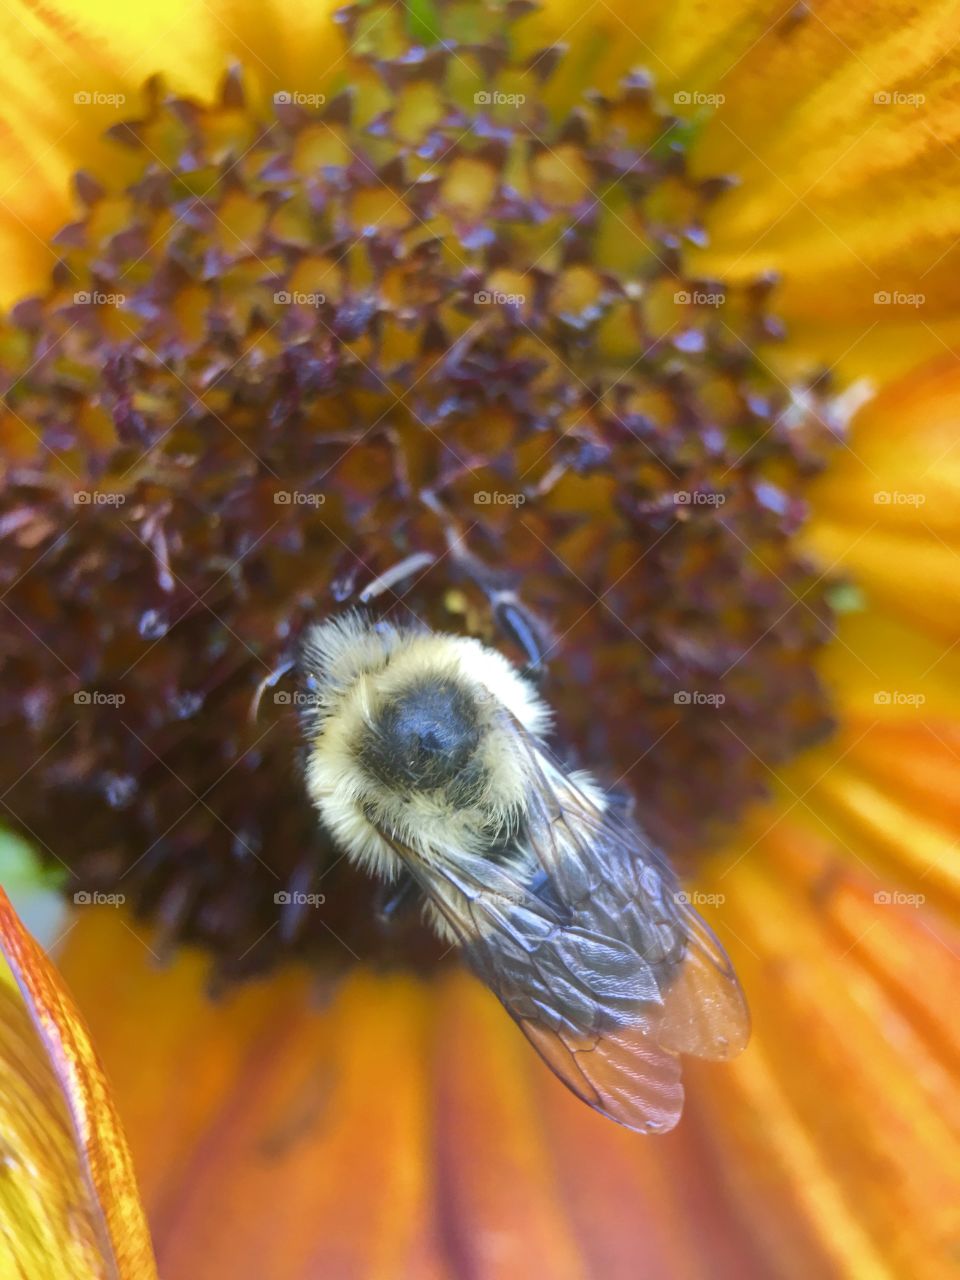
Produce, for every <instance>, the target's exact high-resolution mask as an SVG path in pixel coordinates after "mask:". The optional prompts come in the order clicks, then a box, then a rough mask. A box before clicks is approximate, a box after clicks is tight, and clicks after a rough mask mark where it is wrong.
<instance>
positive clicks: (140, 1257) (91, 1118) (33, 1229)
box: [0, 889, 156, 1280]
mask: <svg viewBox="0 0 960 1280" xmlns="http://www.w3.org/2000/svg"><path fill="white" fill-rule="evenodd" d="M0 949H2V951H3V954H4V956H5V957H6V959H7V961H8V963H9V965H10V969H11V970H12V973H13V976H14V978H15V979H16V982H17V984H18V985H19V988H20V992H21V994H22V996H23V1000H19V999H17V998H16V996H15V995H14V991H13V988H12V986H11V984H10V983H9V982H6V981H4V982H0V1040H2V1053H0V1075H2V1077H3V1086H2V1088H0V1109H2V1111H3V1120H2V1130H3V1135H4V1141H3V1145H4V1158H5V1162H6V1164H7V1176H5V1177H4V1178H3V1180H2V1187H0V1200H2V1201H3V1202H4V1207H3V1223H4V1226H3V1231H2V1233H0V1261H2V1262H3V1265H2V1266H0V1270H2V1273H3V1274H4V1275H10V1276H14V1275H17V1276H29V1277H30V1280H43V1277H48V1276H49V1277H51V1280H54V1278H55V1277H61V1276H64V1275H70V1276H76V1277H78V1280H82V1278H83V1277H114V1278H115V1280H152V1278H153V1277H155V1276H156V1270H155V1267H154V1263H153V1253H152V1250H151V1246H150V1238H149V1235H148V1232H147V1228H146V1224H145V1222H144V1218H143V1212H142V1209H141V1206H140V1201H139V1198H138V1195H137V1189H136V1180H135V1177H134V1173H133V1167H132V1165H131V1161H130V1154H129V1151H128V1149H127V1146H126V1142H125V1140H124V1137H123V1133H122V1130H121V1128H120V1123H119V1119H118V1117H117V1113H116V1110H115V1108H114V1105H113V1102H112V1099H111V1096H110V1093H109V1090H108V1087H107V1084H106V1081H105V1079H104V1076H103V1072H102V1070H101V1067H100V1064H99V1062H98V1060H97V1058H96V1055H95V1054H94V1052H93V1048H92V1046H91V1044H90V1039H89V1036H88V1034H87V1030H86V1027H85V1026H84V1023H83V1021H82V1019H81V1017H80V1015H79V1013H78V1012H77V1010H76V1008H75V1007H74V1005H73V1003H72V1001H71V1000H70V997H69V996H68V995H67V993H66V990H65V988H64V986H63V984H62V982H61V980H60V978H59V976H58V974H57V972H56V970H55V969H54V968H53V967H52V965H51V964H50V963H49V961H48V960H47V959H46V956H45V955H44V953H43V952H42V951H41V949H40V948H39V947H38V946H37V944H36V943H35V942H34V941H33V939H32V938H31V937H30V935H29V934H28V933H27V932H26V931H25V930H24V928H23V926H22V925H21V923H20V921H19V919H18V918H17V915H16V913H15V912H14V910H13V908H12V906H11V905H10V902H9V899H8V898H7V896H6V894H5V893H4V892H3V890H2V889H0ZM11 1169H13V1170H15V1172H14V1173H13V1174H11V1172H10V1171H11Z"/></svg>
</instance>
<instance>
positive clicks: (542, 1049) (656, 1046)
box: [397, 743, 749, 1132]
mask: <svg viewBox="0 0 960 1280" xmlns="http://www.w3.org/2000/svg"><path fill="white" fill-rule="evenodd" d="M528 749H529V751H530V752H531V767H532V768H533V770H534V771H535V786H534V788H533V791H532V795H531V803H530V810H529V815H528V816H529V842H530V853H531V854H532V862H531V863H530V864H528V866H527V867H526V869H525V870H524V871H522V872H521V871H518V869H517V868H516V867H513V866H511V865H506V864H499V863H496V862H493V861H491V860H489V859H485V858H481V857H477V856H473V855H463V854H461V853H456V854H455V855H454V854H453V852H452V851H451V856H450V857H447V858H444V859H442V860H441V861H437V862H431V863H429V864H427V863H425V862H423V861H422V860H421V859H418V858H417V857H416V856H414V855H413V854H411V853H410V852H409V851H407V850H402V849H398V850H397V851H398V853H400V854H401V856H402V857H403V858H404V861H405V862H406V863H407V865H408V866H409V868H410V870H411V871H412V872H413V874H414V876H415V878H416V879H417V880H418V881H419V883H420V884H421V887H422V888H423V890H424V891H425V893H426V894H427V895H428V897H429V898H430V900H431V901H432V903H433V905H434V906H435V908H436V909H437V910H438V911H439V912H440V913H441V914H442V915H443V917H444V919H445V920H446V922H447V924H448V925H449V927H450V928H451V930H452V931H453V933H454V934H455V935H456V937H457V938H458V940H459V942H460V945H461V949H462V952H463V955H464V958H465V959H466V961H467V963H468V964H469V966H470V968H471V969H472V970H473V972H474V973H475V974H476V975H477V976H478V977H479V978H480V979H481V981H483V982H484V983H485V984H486V985H487V986H488V987H490V989H491V990H492V991H493V992H494V994H495V995H496V996H497V997H498V998H499V999H500V1001H501V1002H502V1003H503V1005H504V1006H505V1008H506V1009H507V1011H508V1012H509V1013H510V1015H511V1016H512V1017H513V1018H514V1020H515V1021H516V1022H517V1023H518V1025H519V1026H520V1028H521V1029H522V1031H523V1032H524V1034H525V1035H526V1037H527V1039H528V1040H529V1041H530V1042H531V1044H532V1045H533V1046H534V1048H535V1049H536V1050H537V1052H538V1053H539V1054H540V1056H541V1057H542V1058H543V1059H544V1060H545V1061H546V1063H547V1064H548V1065H549V1066H550V1067H551V1069H552V1070H553V1071H554V1072H555V1073H556V1074H557V1075H558V1076H559V1077H560V1079H561V1080H563V1081H564V1083H565V1084H566V1085H567V1086H568V1087H569V1088H570V1089H571V1090H572V1091H573V1092H574V1093H575V1094H577V1095H578V1096H579V1097H580V1098H582V1099H583V1100H584V1101H585V1102H587V1103H588V1104H589V1105H590V1106H592V1107H594V1108H595V1109H596V1110H597V1111H600V1112H602V1113H603V1114H604V1115H606V1116H609V1117H610V1118H611V1119H612V1120H616V1121H618V1122H619V1123H620V1124H623V1125H626V1126H627V1127H628V1128H631V1129H638V1130H643V1131H646V1132H652V1131H665V1130H667V1129H671V1128H672V1127H673V1126H674V1125H675V1124H676V1122H677V1120H678V1119H679V1117H680V1112H681V1110H682V1107H683V1086H682V1084H681V1081H680V1064H679V1060H678V1055H679V1054H681V1053H687V1054H694V1055H697V1056H699V1057H705V1058H726V1057H730V1056H732V1055H733V1054H734V1053H737V1052H739V1050H740V1048H742V1047H743V1045H744V1044H745V1043H746V1039H747V1036H748V1034H749V1018H748V1015H747V1011H746V1006H745V1003H744V1000H743V995H742V993H741V991H740V987H739V985H738V983H737V980H736V977H735V976H734V973H733V970H732V968H731V966H730V962H729V960H728V959H727V957H726V955H725V954H724V952H723V949H722V948H721V946H720V944H719V942H717V940H716V939H715V938H714V936H713V934H712V933H711V932H710V930H709V929H708V928H707V926H706V925H705V924H704V922H703V921H702V920H701V919H700V917H699V916H698V915H697V914H696V912H695V911H694V910H693V909H692V908H691V907H690V905H689V903H688V902H686V901H685V899H684V897H683V895H682V894H681V893H680V891H679V887H678V883H677V880H676V877H675V876H674V874H673V872H672V870H671V869H670V868H669V866H668V865H667V864H666V862H665V861H664V860H663V858H662V857H661V856H660V855H659V854H658V853H657V852H656V851H654V850H651V849H650V848H649V846H647V845H646V843H645V842H644V840H643V837H642V835H641V834H640V832H639V831H638V830H637V829H635V828H634V827H632V826H631V825H630V824H628V823H626V822H623V821H621V820H619V819H617V818H615V817H613V816H612V815H609V814H606V813H603V812H601V810H600V809H599V808H598V806H597V805H596V804H595V803H594V802H593V801H592V800H591V799H590V798H589V797H588V796H587V795H586V794H585V793H584V792H583V791H581V790H580V789H579V788H578V787H577V785H576V784H575V782H574V781H573V780H572V779H570V778H569V777H568V776H567V775H565V774H564V773H563V772H562V771H561V770H560V769H558V768H557V767H556V766H555V765H554V764H553V763H552V762H550V761H549V760H548V759H547V758H546V757H545V756H544V755H543V754H542V753H541V752H540V751H539V749H538V748H537V747H536V746H534V745H533V744H532V743H528ZM528 873H530V874H529V875H528Z"/></svg>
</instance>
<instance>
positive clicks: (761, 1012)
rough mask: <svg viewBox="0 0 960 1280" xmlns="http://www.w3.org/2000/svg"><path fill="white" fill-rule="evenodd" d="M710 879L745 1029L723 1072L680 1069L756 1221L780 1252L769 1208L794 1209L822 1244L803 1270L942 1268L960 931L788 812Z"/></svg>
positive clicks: (951, 1226)
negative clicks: (692, 1078)
mask: <svg viewBox="0 0 960 1280" xmlns="http://www.w3.org/2000/svg"><path fill="white" fill-rule="evenodd" d="M761 830H762V829H761ZM709 887H710V888H711V889H714V890H716V891H719V892H721V893H722V894H724V895H725V903H724V905H723V907H722V911H721V913H720V916H719V920H720V928H721V932H722V936H723V938H724V941H725V943H726V944H727V945H728V946H729V948H730V950H731V953H732V955H733V957H734V960H735V963H736V964H737V966H738V968H739V971H740V976H741V979H742V981H743V982H744V985H745V988H746V990H747V991H748V992H749V995H750V1000H751V1005H752V1010H753V1015H754V1038H753V1041H752V1044H751V1047H750V1049H749V1050H748V1051H747V1052H746V1053H745V1054H744V1055H743V1056H742V1058H741V1059H740V1060H738V1061H737V1062H736V1063H733V1064H731V1067H730V1070H729V1072H728V1073H726V1074H723V1075H721V1074H716V1073H709V1074H708V1073H706V1072H703V1071H698V1072H697V1079H698V1084H699V1087H701V1088H702V1089H703V1090H704V1091H705V1093H706V1094H707V1095H708V1096H709V1097H710V1098H711V1099H712V1108H711V1115H712V1116H713V1119H714V1128H713V1134H714V1137H715V1139H716V1140H717V1142H718V1143H719V1144H722V1145H724V1146H725V1147H726V1148H727V1149H728V1157H729V1164H728V1166H727V1167H728V1168H729V1169H730V1170H731V1173H732V1175H733V1180H734V1186H735V1188H736V1189H737V1192H738V1195H739V1198H740V1199H741V1200H742V1201H743V1202H746V1203H752V1204H753V1205H754V1206H755V1207H756V1209H757V1225H758V1229H759V1231H760V1233H761V1234H764V1235H767V1234H769V1235H770V1236H771V1247H774V1248H776V1240H777V1239H779V1240H780V1242H781V1243H780V1249H781V1250H782V1251H783V1252H785V1253H787V1254H788V1256H789V1250H785V1249H784V1245H783V1236H782V1234H781V1228H782V1220H783V1219H784V1218H786V1220H787V1222H788V1223H790V1222H791V1220H792V1221H793V1223H794V1224H795V1223H796V1221H797V1219H798V1218H799V1220H801V1221H803V1222H804V1223H805V1224H806V1234H807V1235H808V1236H810V1235H812V1236H813V1237H814V1238H815V1239H816V1240H817V1241H818V1242H819V1245H820V1247H821V1249H822V1250H823V1252H824V1255H825V1260H824V1261H822V1262H821V1265H820V1268H819V1269H816V1268H815V1269H814V1272H813V1274H834V1273H836V1274H840V1275H856V1276H858V1277H859V1276H878V1277H879V1276H891V1277H892V1276H898V1275H905V1274H910V1275H913V1276H918V1277H931V1278H933V1277H941V1276H944V1277H945V1276H947V1275H949V1274H950V1273H951V1271H952V1269H953V1267H954V1266H955V1257H953V1258H952V1256H951V1255H952V1251H953V1250H954V1249H955V1247H956V1243H957V1240H958V1238H960V1236H958V1233H960V1208H958V1207H957V1203H956V1196H955V1194H954V1190H951V1187H952V1186H953V1185H954V1182H955V1172H954V1171H955V1169H956V1168H957V1167H958V1164H960V1086H958V1074H957V1054H958V1050H960V1041H958V1038H957V1032H956V1027H955V1025H954V1021H955V1020H954V1019H953V1017H952V1013H951V1010H952V1007H953V994H952V993H953V992H954V991H955V989H956V984H957V981H958V978H960V952H958V950H957V947H958V944H960V936H958V935H957V933H956V930H955V929H953V928H951V927H950V926H949V925H947V924H946V922H945V921H943V920H942V918H939V917H938V916H937V914H936V913H935V912H934V911H932V910H931V909H930V907H929V905H917V904H916V903H915V902H913V901H907V900H906V899H904V900H903V901H898V900H897V899H896V898H895V897H894V895H893V894H892V893H891V892H890V888H889V882H887V883H886V884H884V882H876V881H874V880H872V879H871V878H870V877H869V876H867V875H865V874H861V873H860V871H859V870H858V869H856V868H851V866H850V864H849V861H848V859H847V857H846V854H845V851H844V850H843V849H842V847H837V846H836V845H835V844H833V843H832V842H831V840H830V839H829V838H827V839H826V840H823V841H819V840H817V839H816V838H814V837H812V836H811V835H810V833H808V832H806V831H804V830H803V828H802V827H801V826H800V825H799V824H795V823H791V822H789V821H782V822H780V823H778V824H777V825H776V826H775V827H773V828H772V829H770V830H768V831H766V832H765V833H762V834H761V835H760V838H759V840H758V841H757V843H756V846H755V847H754V848H753V849H752V850H751V851H750V852H749V853H748V854H746V855H745V856H742V857H740V858H739V859H738V860H737V861H736V863H735V864H734V865H732V866H731V867H730V869H729V870H727V871H726V872H723V871H721V870H719V869H718V871H717V874H716V875H715V876H713V877H712V883H711V885H710V886H709ZM885 894H886V895H887V896H886V897H885V896H884V895H885ZM761 1164H762V1166H763V1167H764V1169H765V1175H766V1180H767V1190H768V1197H767V1198H766V1199H764V1200H763V1201H761V1202H758V1201H757V1192H756V1184H755V1181H754V1180H753V1179H752V1178H751V1176H750V1174H751V1169H752V1170H753V1173H754V1176H755V1174H756V1170H757V1167H758V1166H759V1165H761ZM761 1204H762V1208H761V1207H760V1206H761ZM781 1256H782V1255H781ZM827 1260H828V1261H827ZM786 1270H787V1274H791V1271H790V1268H789V1267H788V1268H787V1269H786ZM808 1274H809V1272H808Z"/></svg>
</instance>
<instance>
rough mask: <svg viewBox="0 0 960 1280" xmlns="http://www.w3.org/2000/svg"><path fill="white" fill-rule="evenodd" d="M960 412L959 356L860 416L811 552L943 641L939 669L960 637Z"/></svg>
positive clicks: (829, 481) (902, 384)
mask: <svg viewBox="0 0 960 1280" xmlns="http://www.w3.org/2000/svg"><path fill="white" fill-rule="evenodd" d="M958 413H960V366H958V364H957V362H956V360H955V359H954V358H953V357H952V356H951V357H949V358H946V357H944V358H940V359H937V360H934V361H932V362H929V363H928V364H926V365H924V366H923V367H922V368H920V369H917V370H915V371H913V372H912V373H910V374H908V375H907V376H906V377H903V378H901V379H898V380H896V381H895V382H893V383H892V384H891V385H890V386H888V387H887V388H885V389H884V390H883V391H882V392H881V394H880V395H878V396H877V398H876V399H875V400H873V401H871V402H870V403H869V404H867V405H866V406H865V407H864V408H863V409H862V410H861V411H860V413H859V414H858V415H857V417H856V419H855V421H854V423H853V425H852V431H851V438H850V446H849V448H847V449H844V450H842V451H840V452H838V454H837V455H836V456H835V458H834V462H833V465H832V466H831V468H830V469H829V471H828V472H827V474H826V475H825V476H824V478H823V480H822V481H821V482H820V484H819V485H818V486H817V488H816V489H815V491H814V494H813V501H814V505H815V510H816V513H817V518H816V519H815V520H814V522H813V524H812V525H811V529H810V533H809V543H810V545H811V547H812V548H813V549H814V551H815V552H816V553H817V554H818V555H819V556H820V558H821V559H822V560H823V563H824V564H825V565H831V566H833V567H834V569H835V570H837V571H847V572H849V573H850V575H851V576H853V577H854V578H855V579H856V581H857V582H858V583H859V584H860V585H861V586H862V587H863V589H864V590H865V591H866V592H867V593H868V596H869V598H870V600H871V602H876V603H877V604H878V605H879V606H880V607H881V608H882V609H884V610H885V611H886V612H888V613H889V614H891V615H894V616H900V617H902V618H904V619H909V620H910V621H912V622H913V623H914V624H915V625H916V626H917V627H918V628H919V629H920V630H922V631H925V632H927V633H928V634H929V635H931V636H932V637H933V638H934V639H935V640H937V641H939V642H940V643H939V646H938V652H937V654H936V655H935V658H934V659H933V660H932V662H931V664H930V665H929V667H928V669H930V670H932V669H933V666H935V665H937V663H938V662H939V660H940V658H942V657H946V656H948V655H949V653H950V652H951V650H952V649H953V646H954V643H955V641H956V637H957V635H958V634H960V590H958V586H960V550H958V549H960V514H958V513H960V449H958V447H957V444H958V439H957V426H956V424H957V420H958ZM924 675H925V669H924V670H917V671H906V670H905V671H904V678H905V679H908V680H910V679H914V680H918V679H920V678H922V677H923V676H924ZM901 688H903V686H901ZM917 691H919V690H917Z"/></svg>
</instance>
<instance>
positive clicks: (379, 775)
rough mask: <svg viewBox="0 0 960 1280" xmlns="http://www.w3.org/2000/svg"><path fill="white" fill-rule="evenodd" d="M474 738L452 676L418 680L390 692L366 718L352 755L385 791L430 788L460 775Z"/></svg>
mask: <svg viewBox="0 0 960 1280" xmlns="http://www.w3.org/2000/svg"><path fill="white" fill-rule="evenodd" d="M480 739H481V725H480V721H479V716H478V709H477V705H476V702H475V701H474V699H473V698H472V697H471V696H470V694H469V693H468V692H467V691H466V690H465V689H463V688H462V687H461V686H460V685H459V684H458V683H457V682H456V681H453V680H444V679H436V680H421V681H418V682H417V683H416V684H414V685H412V686H410V687H409V688H407V689H404V690H402V691H401V692H399V693H397V694H395V695H393V696H392V697H391V698H390V699H389V700H388V701H386V702H385V703H384V705H383V706H382V707H381V708H380V709H379V710H378V711H377V713H376V715H375V716H374V717H373V718H371V720H370V721H369V722H368V724H367V726H366V727H365V730H364V733H363V736H362V739H361V741H360V743H359V748H358V751H357V758H358V760H359V762H360V764H361V766H362V767H363V768H364V769H365V770H367V771H368V772H369V773H370V774H371V775H372V776H373V777H374V778H376V779H377V781H378V782H380V783H381V784H382V785H383V786H385V787H388V788H390V789H391V790H397V791H406V790H414V791H431V790H435V789H436V788H439V787H447V786H449V784H450V783H451V782H453V781H455V780H456V779H457V778H458V777H460V776H462V774H463V772H464V770H466V769H468V767H469V765H470V763H471V760H472V759H473V757H474V756H475V753H476V751H477V747H478V745H479V743H480Z"/></svg>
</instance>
